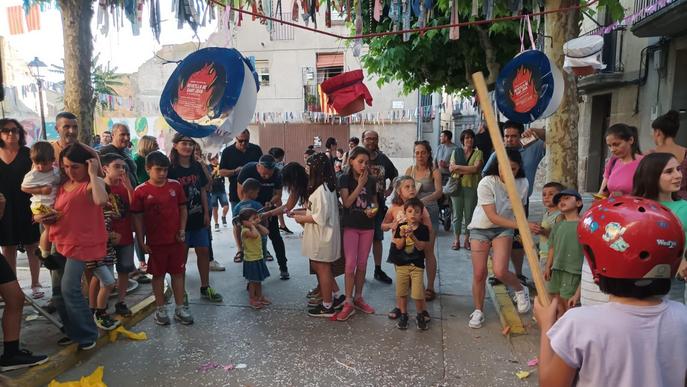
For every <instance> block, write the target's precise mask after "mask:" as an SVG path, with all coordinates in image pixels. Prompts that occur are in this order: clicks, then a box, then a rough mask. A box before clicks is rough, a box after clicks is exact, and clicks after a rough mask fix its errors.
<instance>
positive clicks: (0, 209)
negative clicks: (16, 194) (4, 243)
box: [0, 193, 7, 219]
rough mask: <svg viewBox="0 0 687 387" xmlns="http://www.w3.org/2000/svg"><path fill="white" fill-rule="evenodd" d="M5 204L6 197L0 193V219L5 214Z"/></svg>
mask: <svg viewBox="0 0 687 387" xmlns="http://www.w3.org/2000/svg"><path fill="white" fill-rule="evenodd" d="M6 204H7V199H5V195H3V194H1V193H0V219H2V216H3V215H5V205H6Z"/></svg>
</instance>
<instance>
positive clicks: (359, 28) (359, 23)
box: [353, 0, 363, 58]
mask: <svg viewBox="0 0 687 387" xmlns="http://www.w3.org/2000/svg"><path fill="white" fill-rule="evenodd" d="M361 1H362V0H356V2H355V34H356V35H362V33H363V8H362V4H360V3H361ZM362 48H363V40H362V39H356V40H355V42H354V43H353V56H354V57H356V58H357V57H359V56H360V51H361V50H362Z"/></svg>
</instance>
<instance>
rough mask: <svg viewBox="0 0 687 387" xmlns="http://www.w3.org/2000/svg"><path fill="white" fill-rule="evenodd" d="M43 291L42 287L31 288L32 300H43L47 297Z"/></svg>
mask: <svg viewBox="0 0 687 387" xmlns="http://www.w3.org/2000/svg"><path fill="white" fill-rule="evenodd" d="M41 289H42V287H41V286H40V285H38V286H32V287H31V298H33V299H34V300H38V299H40V298H43V296H45V293H44V292H43V291H42V290H41Z"/></svg>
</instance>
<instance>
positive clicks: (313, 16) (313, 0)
mask: <svg viewBox="0 0 687 387" xmlns="http://www.w3.org/2000/svg"><path fill="white" fill-rule="evenodd" d="M308 11H309V12H308V15H309V16H310V20H312V23H313V27H315V28H317V13H318V12H319V11H320V4H319V3H318V2H317V0H310V7H309V8H308Z"/></svg>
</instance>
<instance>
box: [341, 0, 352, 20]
mask: <svg viewBox="0 0 687 387" xmlns="http://www.w3.org/2000/svg"><path fill="white" fill-rule="evenodd" d="M342 1H343V0H342ZM346 21H347V22H349V21H351V0H346Z"/></svg>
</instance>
